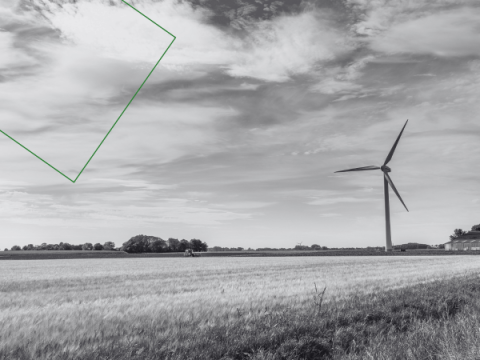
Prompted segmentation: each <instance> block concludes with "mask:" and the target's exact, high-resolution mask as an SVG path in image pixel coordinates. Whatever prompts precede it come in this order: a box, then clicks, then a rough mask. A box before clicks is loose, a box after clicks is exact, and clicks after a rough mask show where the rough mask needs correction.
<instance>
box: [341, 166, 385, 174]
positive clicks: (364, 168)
mask: <svg viewBox="0 0 480 360" xmlns="http://www.w3.org/2000/svg"><path fill="white" fill-rule="evenodd" d="M379 169H380V168H379V167H378V166H375V165H369V166H362V167H359V168H353V169H347V170H339V171H335V172H336V173H339V172H347V171H364V170H379Z"/></svg>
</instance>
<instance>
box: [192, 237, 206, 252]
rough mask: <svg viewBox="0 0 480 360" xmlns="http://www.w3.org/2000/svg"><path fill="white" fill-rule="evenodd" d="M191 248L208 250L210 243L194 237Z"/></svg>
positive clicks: (197, 250) (196, 250)
mask: <svg viewBox="0 0 480 360" xmlns="http://www.w3.org/2000/svg"><path fill="white" fill-rule="evenodd" d="M190 249H192V250H193V251H195V252H199V251H207V250H208V245H207V243H204V242H203V241H202V240H199V239H192V240H190Z"/></svg>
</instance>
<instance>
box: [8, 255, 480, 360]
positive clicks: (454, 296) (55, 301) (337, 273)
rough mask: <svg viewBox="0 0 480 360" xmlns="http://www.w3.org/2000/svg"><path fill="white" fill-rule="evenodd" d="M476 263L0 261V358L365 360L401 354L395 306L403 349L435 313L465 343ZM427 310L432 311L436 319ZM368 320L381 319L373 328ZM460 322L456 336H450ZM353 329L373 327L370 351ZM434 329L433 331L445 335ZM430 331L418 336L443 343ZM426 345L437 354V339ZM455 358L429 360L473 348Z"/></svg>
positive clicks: (470, 259) (446, 259) (472, 321)
mask: <svg viewBox="0 0 480 360" xmlns="http://www.w3.org/2000/svg"><path fill="white" fill-rule="evenodd" d="M479 260H480V259H479V258H478V257H476V256H461V257H460V256H438V257H436V256H409V257H397V256H394V257H390V256H388V257H354V256H350V257H330V256H329V257H262V258H256V257H251V258H249V257H223V258H218V257H210V258H209V257H205V258H204V257H201V258H198V259H191V258H181V259H180V258H127V259H123V258H121V259H114V258H112V259H68V260H28V261H25V260H18V261H3V262H0V271H1V273H2V278H1V280H0V292H1V294H2V296H1V297H0V309H1V312H0V323H1V324H2V327H1V328H0V358H1V359H257V360H260V359H265V360H266V359H294V358H295V359H296V358H299V359H321V358H349V357H351V358H352V359H353V358H358V357H355V356H361V357H360V358H364V357H363V356H365V358H370V357H369V356H370V355H369V356H367V355H365V354H367V353H366V352H368V354H374V355H371V356H374V357H372V358H375V359H379V358H382V356H384V355H385V354H387V353H388V351H394V352H393V353H392V354H402V353H401V351H400V350H399V349H393V348H392V346H391V345H388V344H391V340H388V339H389V338H388V337H389V336H390V337H391V336H394V335H395V334H396V333H395V332H394V331H393V330H391V329H390V328H389V326H393V325H395V326H397V325H398V324H397V322H395V321H393V320H391V319H392V318H391V316H393V315H392V314H395V313H396V312H395V311H396V310H392V309H397V308H401V309H404V310H402V311H403V312H401V314H402V315H401V320H399V321H400V323H402V321H403V323H405V324H407V325H408V324H411V325H408V326H407V328H408V329H407V330H408V331H401V332H400V333H399V334H400V335H398V334H397V335H395V336H400V337H403V338H402V341H403V343H404V344H408V341H418V339H419V336H420V338H421V334H420V335H419V331H420V332H422V331H423V332H425V331H427V330H428V329H430V328H432V327H435V326H437V325H436V324H440V322H439V318H438V316H437V315H438V313H441V314H442V316H443V317H442V319H443V320H442V321H443V322H442V323H441V324H445V323H446V322H449V321H450V322H452V324H451V326H450V328H451V329H455V331H456V333H455V336H457V335H458V336H461V334H464V337H463V340H464V341H467V340H468V339H469V337H468V336H470V337H475V336H478V335H479V334H478V333H479V326H478V325H479V323H480V322H479V321H477V319H476V318H470V317H466V318H465V319H464V320H462V321H463V322H459V321H460V320H458V319H461V317H462V316H464V317H465V316H466V315H465V314H468V313H469V312H467V311H463V312H462V311H460V310H462V309H464V308H465V309H466V308H467V307H468V306H473V307H475V306H478V304H477V303H475V301H476V300H475V301H473V300H471V299H477V298H478V292H480V281H479V278H478V275H477V272H478V270H479V269H480V261H479ZM325 288H326V290H325V293H324V295H323V296H322V292H323V290H324V289H325ZM465 289H467V290H468V291H470V293H468V294H470V295H471V296H470V295H468V294H467V293H465V291H466V290H465ZM462 294H463V295H462ZM465 294H466V295H465ZM472 294H473V295H472ZM468 296H470V297H468ZM402 299H403V300H402ZM469 299H470V300H471V301H470V300H469ZM400 300H402V301H403V303H402V304H403V305H399V303H398V301H400ZM472 301H473V302H472ZM410 303H411V304H410ZM406 304H407V305H408V304H410V305H408V306H407V305H406ZM392 306H393V308H392ZM402 306H403V307H402ZM382 309H383V310H382ZM388 309H390V310H388ZM405 309H407V310H405ZM412 309H413V310H412ZM439 309H440V310H439ZM475 309H477V308H475ZM378 311H381V312H380V314H383V315H378V314H379V313H378ZM382 311H383V312H382ZM405 311H406V313H405ZM476 312H477V311H475V313H476ZM430 313H432V314H434V315H435V314H437V315H435V316H437V318H436V321H433V320H431V319H430V318H429V316H430V315H429V314H430ZM355 314H356V315H355ZM359 314H360V315H359ZM369 314H370V315H369ZM371 314H373V315H371ZM375 314H376V315H375ZM412 314H413V315H412ZM387 315H388V316H387ZM368 316H373V318H372V319H377V318H378V316H380V318H379V319H380V320H378V319H377V320H378V321H377V322H375V321H374V322H373V325H372V324H371V319H370V318H369V317H368ZM375 316H376V317H375ZM412 316H414V318H412ZM453 316H455V318H454V317H453ZM342 319H343V320H342ZM369 319H370V320H369ZM385 319H387V320H385ZM388 319H390V320H388ZM405 319H406V320H405ZM409 319H410V320H409ZM412 319H413V320H415V321H413V320H412ZM407 320H408V321H407ZM417 320H418V321H417ZM342 321H343V322H342ZM405 321H407V322H405ZM403 323H402V324H403ZM342 324H343V325H342ZM378 324H380V325H381V328H380V330H381V329H384V327H385V326H386V328H385V329H387V330H388V329H390V330H388V331H387V330H385V329H384V330H385V331H384V330H382V331H380V330H378V329H377V328H376V327H378V326H380V325H378ZM389 324H390V325H389ZM392 324H393V325H392ZM412 324H413V325H412ZM459 324H460V325H461V326H463V327H464V332H463V333H462V332H461V331H462V329H460V328H454V325H455V326H457V327H458V326H460V325H459ZM462 324H463V325H462ZM367 325H368V326H367ZM362 326H363V327H365V326H367V327H368V329H370V330H368V331H371V327H372V326H374V329H376V330H375V332H374V333H372V334H377V335H376V336H377V337H378V338H377V339H376V341H375V342H374V345H375V346H374V348H372V346H373V345H371V344H370V342H369V340H368V339H367V337H366V335H365V334H369V333H368V331H367V330H365V328H362V329H363V330H361V329H360V328H359V327H362ZM409 326H410V327H409ZM438 326H440V325H438ZM442 326H443V327H442ZM442 326H440V327H439V329H440V330H438V329H437V328H436V327H435V329H437V330H438V331H443V333H444V334H443V335H442V336H448V331H447V330H448V329H447V328H445V327H444V325H442ZM470 326H472V328H471V329H470ZM475 326H476V327H475ZM429 327H430V328H429ZM346 329H347V330H346ZM355 329H356V330H355ZM441 329H443V330H441ZM472 329H473V332H472ZM360 330H361V331H360ZM377 330H378V331H377ZM437 330H435V331H437ZM339 331H340V332H339ZM345 331H346V332H345ZM392 331H393V332H392ZM411 331H414V332H413V333H412V332H411ZM435 331H434V330H432V329H431V331H430V332H428V331H427V335H428V336H430V337H432V336H434V337H432V339H434V338H435V337H438V336H440V335H441V334H439V333H438V331H437V333H436V332H435ZM450 331H453V330H450ZM345 334H346V335H345ZM359 334H360V335H359ZM362 334H363V335H362ZM372 334H370V335H369V337H368V338H370V337H372V336H373V335H372ZM382 334H383V335H382ZM392 334H393V335H392ZM412 334H414V335H415V336H413V335H412ZM424 335H425V334H424ZM427 335H425V336H427ZM451 335H452V336H453V333H452V334H451ZM358 336H360V338H358ZM362 336H363V338H362ZM409 336H413V337H411V338H409ZM458 336H457V337H458ZM380 337H381V338H380ZM409 339H410V340H409ZM415 339H416V340H415ZM396 340H398V338H396ZM332 341H333V342H332ZM432 341H433V340H432ZM461 341H462V339H460V340H458V339H457V340H456V342H454V344H455V343H459V342H460V343H461ZM434 343H435V344H436V345H435V346H437V347H438V341H437V340H435V341H434ZM450 343H452V342H451V341H450ZM339 344H340V345H339ZM352 346H353V348H352ZM382 346H383V348H382ZM432 346H433V345H432ZM452 346H453V345H452ZM423 348H425V347H423ZM421 349H422V347H418V344H417V346H416V347H415V346H412V348H411V349H410V352H411V354H412V355H411V356H410V355H408V353H406V352H405V351H406V349H404V353H403V354H404V355H405V357H398V358H399V359H404V358H405V359H406V358H412V359H414V358H419V357H418V356H417V355H418V351H420V350H421ZM432 349H433V348H432ZM462 349H463V348H462ZM462 349H460V350H462ZM460 350H459V349H453V348H448V349H443V348H442V349H437V348H435V351H437V352H439V354H440V353H441V352H442V351H443V354H444V355H442V356H444V357H430V358H432V359H433V358H435V359H437V358H438V359H440V358H442V359H443V358H445V359H447V358H452V359H453V358H458V359H470V358H471V359H475V357H469V356H470V355H471V356H474V355H472V354H474V353H473V352H471V353H469V354H467V353H462V354H461V356H459V357H452V356H456V355H455V354H459V353H461V351H460ZM470 350H471V351H474V350H475V349H472V348H470ZM365 351H366V352H365ZM432 351H434V350H432ZM449 351H450V352H452V354H451V355H452V356H450V357H449V356H447V355H448V352H449ZM362 354H363V355H362ZM375 354H376V355H375ZM445 354H447V355H445ZM407 355H408V356H407ZM392 356H393V355H392ZM439 356H440V355H439ZM386 358H395V357H386ZM422 358H423V357H422Z"/></svg>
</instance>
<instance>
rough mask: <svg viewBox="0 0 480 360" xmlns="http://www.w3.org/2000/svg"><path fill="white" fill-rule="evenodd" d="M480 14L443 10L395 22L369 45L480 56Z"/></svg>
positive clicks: (394, 50)
mask: <svg viewBox="0 0 480 360" xmlns="http://www.w3.org/2000/svg"><path fill="white" fill-rule="evenodd" d="M479 22H480V13H479V12H478V11H472V9H470V8H461V9H456V10H449V11H443V12H440V13H435V14H429V15H426V16H422V17H419V18H416V19H408V20H405V21H404V22H396V23H395V24H393V25H392V26H391V27H390V28H388V29H387V30H386V31H384V32H382V33H381V34H380V35H378V36H376V37H375V38H374V39H373V40H372V42H371V44H370V47H371V48H372V49H373V50H375V51H380V52H384V53H411V54H433V55H437V56H454V57H456V56H469V55H480V28H479V26H478V24H479Z"/></svg>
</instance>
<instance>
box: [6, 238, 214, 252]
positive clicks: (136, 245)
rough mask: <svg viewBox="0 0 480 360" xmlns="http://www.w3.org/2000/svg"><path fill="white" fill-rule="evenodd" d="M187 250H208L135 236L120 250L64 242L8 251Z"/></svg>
mask: <svg viewBox="0 0 480 360" xmlns="http://www.w3.org/2000/svg"><path fill="white" fill-rule="evenodd" d="M187 249H192V250H193V251H194V252H202V251H207V250H208V245H207V243H206V242H203V241H201V240H199V239H191V240H185V239H182V240H178V239H175V238H169V239H168V240H163V239H162V238H159V237H155V236H148V235H137V236H134V237H132V238H130V240H128V241H126V242H124V243H123V245H122V246H121V247H120V248H116V247H115V243H114V242H112V241H107V242H106V243H104V244H103V245H102V244H100V243H96V244H92V243H89V242H87V243H85V244H81V245H73V244H69V243H64V242H61V243H59V244H47V243H43V244H41V245H32V244H28V245H25V246H23V247H20V246H18V245H14V246H12V248H11V249H10V250H11V251H20V250H110V251H112V250H119V251H125V252H127V253H162V252H185V250H187ZM4 251H8V249H5V250H4Z"/></svg>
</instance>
